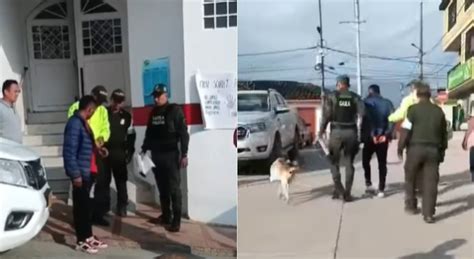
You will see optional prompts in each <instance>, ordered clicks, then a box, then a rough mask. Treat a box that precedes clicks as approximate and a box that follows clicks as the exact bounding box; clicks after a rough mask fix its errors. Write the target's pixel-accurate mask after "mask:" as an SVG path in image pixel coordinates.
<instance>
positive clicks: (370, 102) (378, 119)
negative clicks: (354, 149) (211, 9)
mask: <svg viewBox="0 0 474 259" xmlns="http://www.w3.org/2000/svg"><path fill="white" fill-rule="evenodd" d="M364 103H365V115H364V118H363V120H362V129H361V140H362V142H363V143H364V148H363V150H362V165H363V167H364V176H365V184H366V187H367V189H366V193H368V194H374V193H375V189H374V188H373V187H372V179H371V167H370V161H371V160H372V156H373V154H374V153H375V154H376V155H377V162H378V165H379V186H378V193H377V196H378V197H379V198H383V197H385V193H384V191H385V181H386V177H387V151H388V144H389V142H390V140H391V138H392V134H393V128H394V124H393V123H391V122H389V120H388V117H389V116H390V114H391V113H392V112H393V111H394V108H393V104H392V102H391V101H389V100H388V99H385V98H383V97H382V96H381V95H380V87H379V86H378V85H371V86H369V95H368V96H367V98H365V99H364Z"/></svg>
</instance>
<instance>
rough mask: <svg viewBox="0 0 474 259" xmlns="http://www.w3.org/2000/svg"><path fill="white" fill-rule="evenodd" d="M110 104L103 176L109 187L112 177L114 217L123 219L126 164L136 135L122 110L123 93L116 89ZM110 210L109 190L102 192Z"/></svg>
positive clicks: (132, 149) (124, 214)
mask: <svg viewBox="0 0 474 259" xmlns="http://www.w3.org/2000/svg"><path fill="white" fill-rule="evenodd" d="M110 99H111V103H110V106H109V107H108V112H109V122H110V139H109V141H108V142H107V143H106V145H105V146H106V147H107V149H108V150H109V156H108V157H107V158H106V159H105V161H104V162H105V163H104V171H103V172H104V174H105V181H106V184H107V186H110V182H111V180H112V175H113V176H114V180H115V186H116V188H117V207H116V215H118V216H120V217H125V216H126V215H127V204H128V195H127V180H128V171H127V164H128V163H129V162H130V160H131V158H132V155H133V153H134V152H135V147H134V145H135V139H136V134H135V130H134V128H133V124H132V115H131V114H130V113H129V112H127V111H126V110H125V109H123V105H124V103H125V93H124V92H123V91H122V90H121V89H116V90H114V91H113V92H112V95H111V97H110ZM104 193H105V195H106V199H107V201H108V203H107V204H106V205H105V206H106V208H110V188H109V189H107V190H106V191H104Z"/></svg>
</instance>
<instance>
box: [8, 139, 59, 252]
mask: <svg viewBox="0 0 474 259" xmlns="http://www.w3.org/2000/svg"><path fill="white" fill-rule="evenodd" d="M50 201H51V190H50V187H49V185H48V182H47V179H46V172H45V169H44V167H43V166H42V164H41V160H40V157H39V156H38V155H37V154H36V153H34V152H33V151H31V150H30V149H28V148H26V147H25V146H23V145H20V144H17V143H15V142H12V141H10V140H6V139H4V138H0V253H1V252H6V251H8V250H10V249H13V248H15V247H18V246H21V245H23V244H25V243H27V242H28V241H29V240H31V239H32V238H34V237H35V236H36V235H37V234H38V233H39V232H40V231H41V229H42V228H43V226H44V225H45V224H46V221H47V220H48V217H49V205H50Z"/></svg>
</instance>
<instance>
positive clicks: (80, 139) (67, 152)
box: [63, 96, 107, 254]
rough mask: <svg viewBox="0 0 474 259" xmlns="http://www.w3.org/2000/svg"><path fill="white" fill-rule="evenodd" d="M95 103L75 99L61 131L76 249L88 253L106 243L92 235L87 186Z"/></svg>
mask: <svg viewBox="0 0 474 259" xmlns="http://www.w3.org/2000/svg"><path fill="white" fill-rule="evenodd" d="M96 108H97V104H96V102H95V100H94V98H93V97H92V96H84V97H82V99H81V100H80V101H79V110H78V111H76V113H75V114H74V115H73V116H72V117H71V118H70V119H69V121H68V122H67V124H66V129H65V131H64V144H63V159H64V168H65V171H66V174H67V175H68V176H69V177H70V178H71V181H72V185H73V191H72V200H73V215H74V228H75V230H76V237H77V249H78V250H81V251H83V252H86V253H89V254H95V253H97V252H98V250H97V249H98V248H106V247H107V245H106V244H105V243H103V242H101V241H100V240H98V239H97V238H96V237H95V236H94V235H93V234H92V220H91V209H92V207H91V206H92V204H91V199H90V189H91V186H92V183H93V178H92V175H91V161H92V155H93V150H94V141H93V139H94V136H93V134H92V131H91V129H90V127H89V125H88V123H87V121H88V120H89V119H90V117H91V116H92V114H94V111H95V109H96Z"/></svg>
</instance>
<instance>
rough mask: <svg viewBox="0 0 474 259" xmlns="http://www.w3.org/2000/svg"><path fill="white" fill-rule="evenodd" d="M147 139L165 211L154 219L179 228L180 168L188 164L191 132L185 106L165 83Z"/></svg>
mask: <svg viewBox="0 0 474 259" xmlns="http://www.w3.org/2000/svg"><path fill="white" fill-rule="evenodd" d="M153 98H154V101H155V107H154V108H153V110H152V111H151V114H150V118H149V120H148V125H147V128H146V132H145V140H144V141H143V146H142V153H146V152H147V151H151V156H152V160H153V163H154V164H155V168H154V169H153V172H154V174H155V179H156V183H157V185H158V190H159V193H160V204H161V210H162V214H161V215H160V216H159V217H158V218H156V219H154V220H152V221H151V222H152V223H155V224H160V225H163V226H165V228H166V230H168V231H170V232H178V231H179V230H180V226H181V211H182V195H181V175H180V168H185V167H187V164H188V159H187V152H188V144H189V133H188V128H187V125H186V120H185V118H184V114H183V111H182V109H181V108H180V107H179V106H178V105H176V104H170V103H168V96H167V93H166V88H165V86H164V85H162V84H160V85H158V86H157V87H156V88H155V90H154V92H153Z"/></svg>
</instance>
